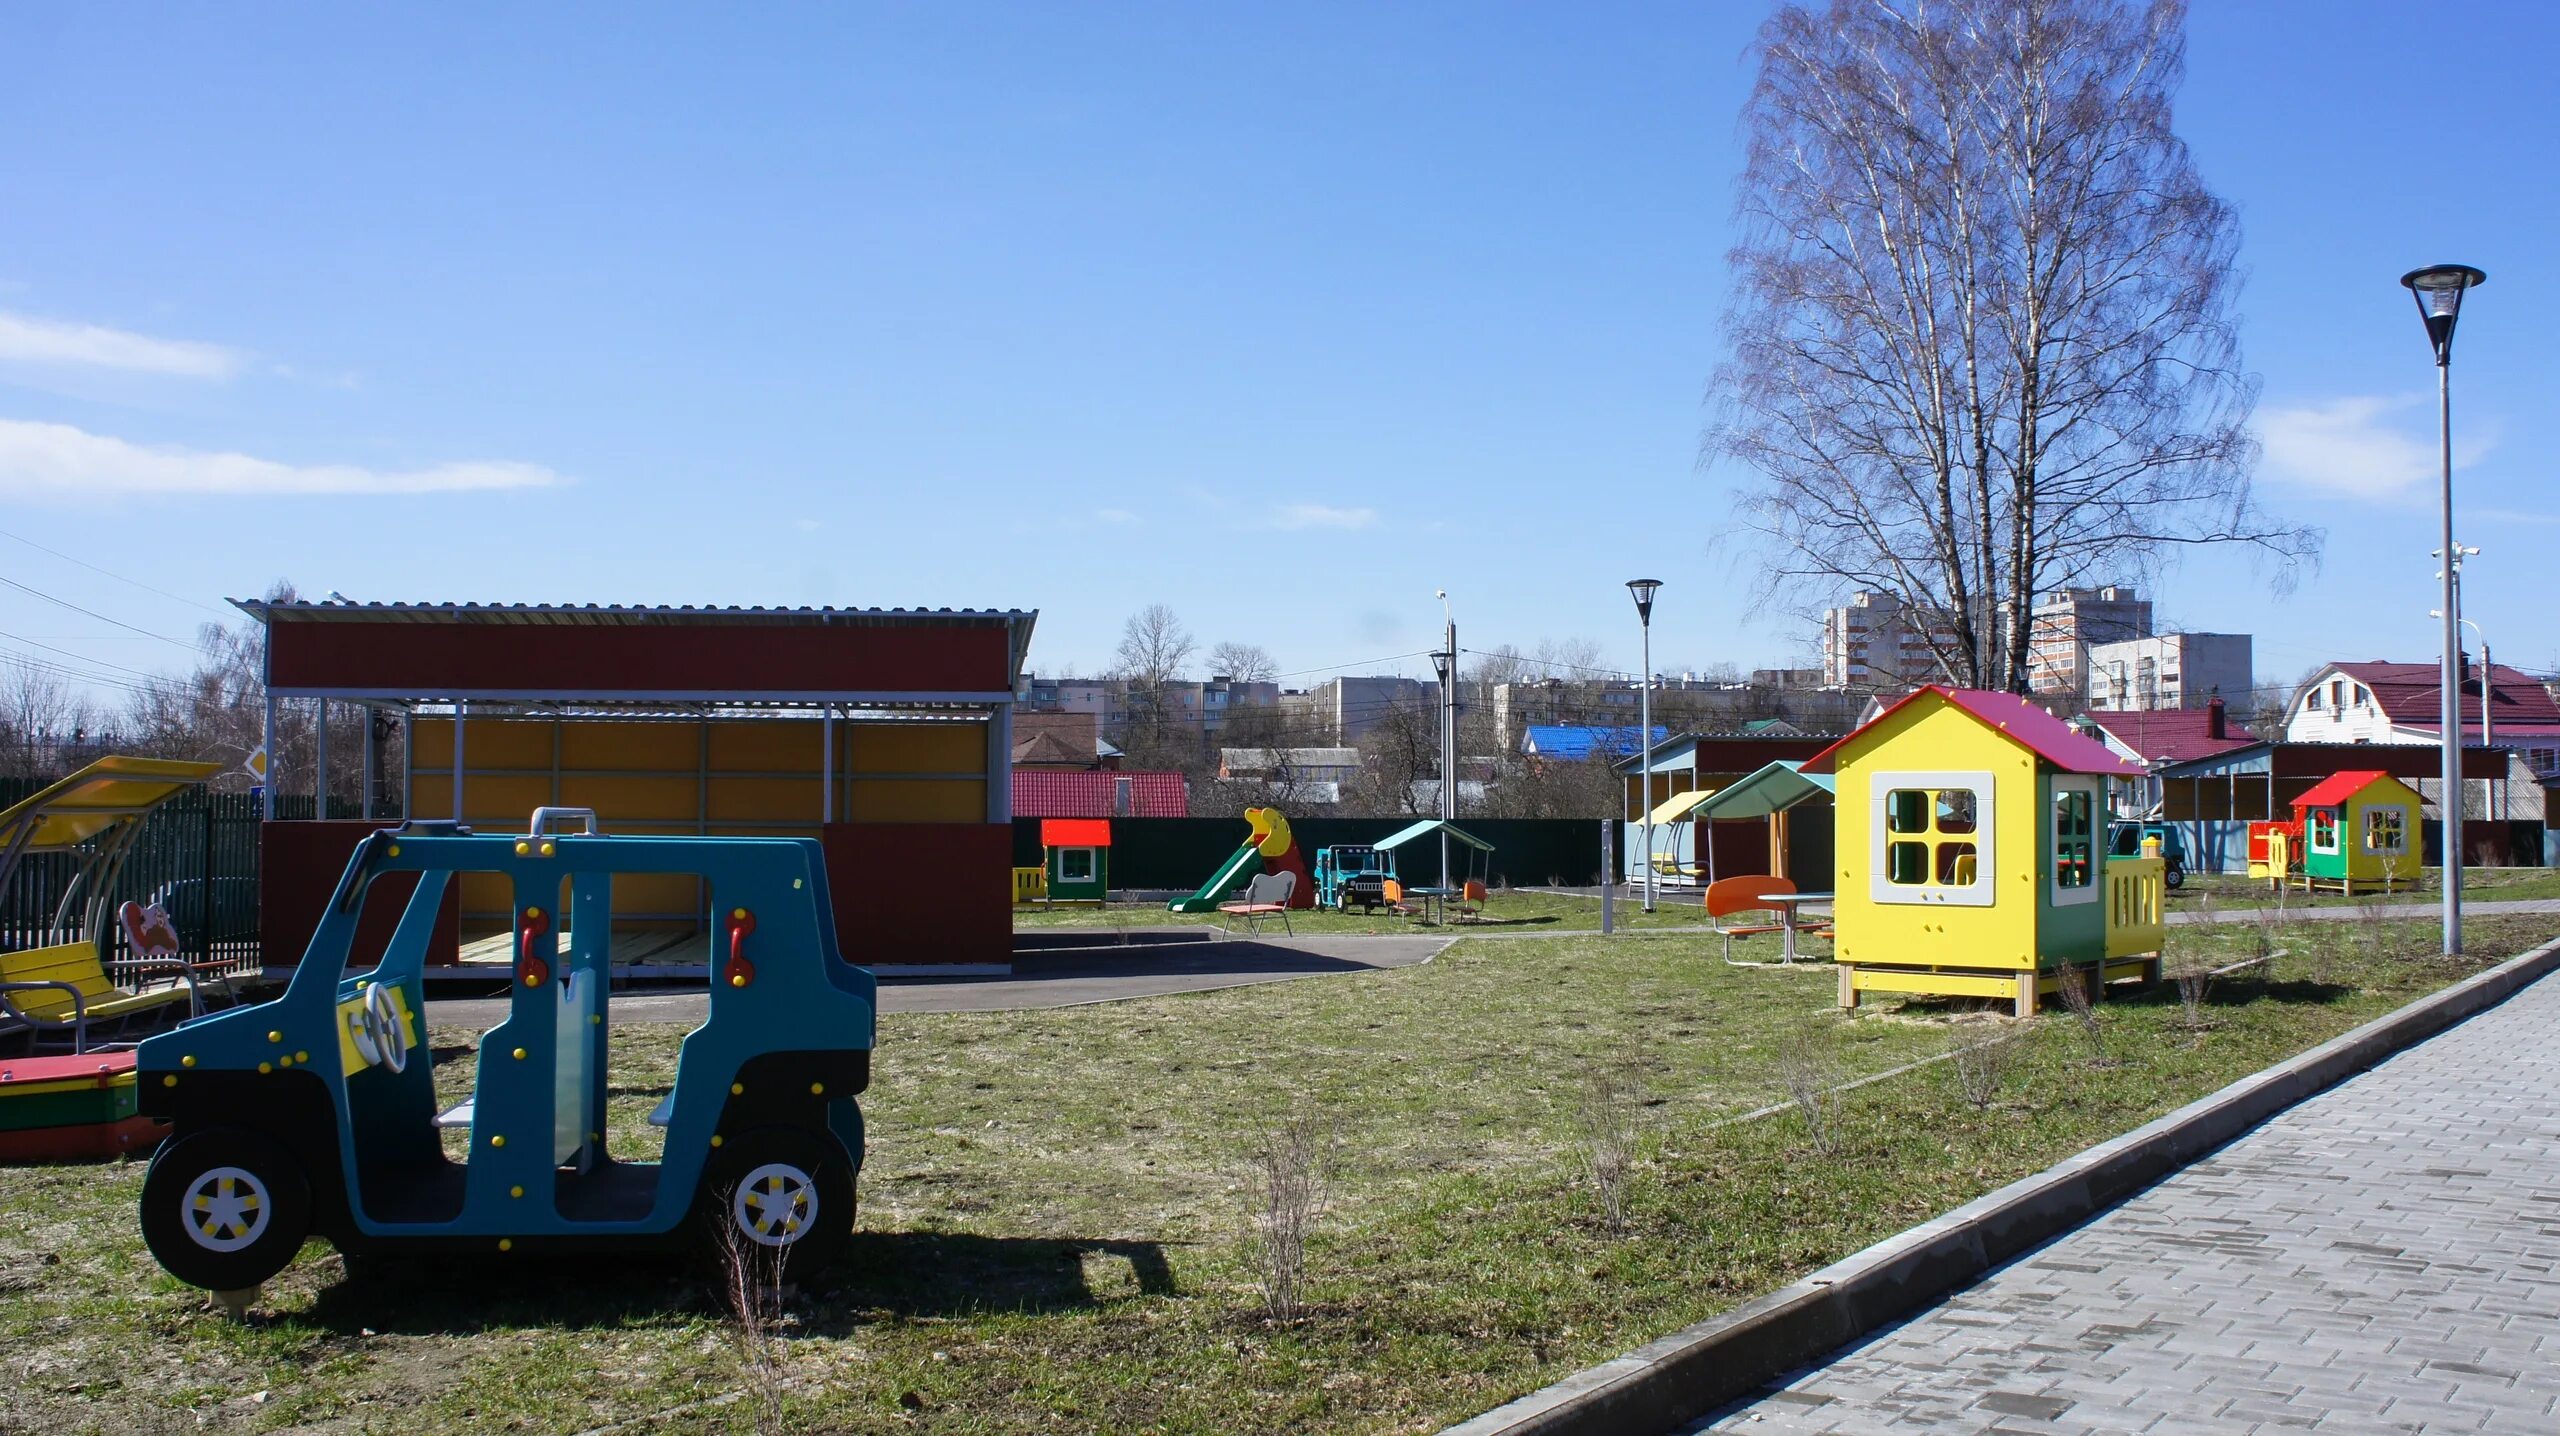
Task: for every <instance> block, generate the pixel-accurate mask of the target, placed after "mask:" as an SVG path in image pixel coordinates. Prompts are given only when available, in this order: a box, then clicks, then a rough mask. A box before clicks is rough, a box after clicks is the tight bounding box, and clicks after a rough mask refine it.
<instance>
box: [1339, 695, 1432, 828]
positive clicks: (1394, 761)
mask: <svg viewBox="0 0 2560 1436" xmlns="http://www.w3.org/2000/svg"><path fill="white" fill-rule="evenodd" d="M1439 776H1440V719H1439V715H1438V714H1437V713H1435V712H1434V711H1433V710H1432V707H1431V705H1429V704H1417V703H1398V704H1395V705H1394V706H1392V707H1390V708H1388V709H1387V710H1386V711H1385V712H1384V713H1381V714H1379V715H1378V718H1377V721H1376V722H1375V723H1373V724H1371V725H1370V728H1369V731H1368V732H1366V733H1364V734H1362V735H1361V737H1360V776H1359V777H1357V778H1355V779H1353V780H1352V783H1351V790H1350V791H1349V792H1346V793H1344V794H1343V795H1342V796H1343V806H1344V808H1345V809H1346V810H1348V811H1349V812H1351V813H1354V814H1357V815H1359V816H1362V817H1422V816H1425V813H1424V810H1425V808H1429V809H1431V810H1432V811H1433V812H1436V811H1438V805H1437V804H1436V803H1428V802H1426V801H1425V800H1424V798H1423V797H1422V795H1421V793H1420V792H1419V791H1418V790H1417V789H1416V787H1415V784H1417V783H1425V782H1429V781H1431V780H1432V779H1435V778H1437V777H1439Z"/></svg>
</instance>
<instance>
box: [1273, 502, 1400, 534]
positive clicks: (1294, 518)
mask: <svg viewBox="0 0 2560 1436" xmlns="http://www.w3.org/2000/svg"><path fill="white" fill-rule="evenodd" d="M1377 521H1378V511H1377V510H1376V509H1338V508H1334V507H1332V506H1331V505H1328V504H1291V505H1289V506H1288V507H1287V508H1285V509H1282V510H1281V511H1280V518H1279V526H1280V527H1282V528H1284V529H1365V528H1367V527H1368V526H1369V525H1371V524H1373V523H1376V522H1377Z"/></svg>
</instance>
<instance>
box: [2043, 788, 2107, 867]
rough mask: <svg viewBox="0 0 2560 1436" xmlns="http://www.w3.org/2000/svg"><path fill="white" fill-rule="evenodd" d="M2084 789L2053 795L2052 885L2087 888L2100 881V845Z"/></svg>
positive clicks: (2068, 790) (2072, 789)
mask: <svg viewBox="0 0 2560 1436" xmlns="http://www.w3.org/2000/svg"><path fill="white" fill-rule="evenodd" d="M2090 806H2091V804H2090V795H2089V792H2088V790H2087V789H2085V788H2065V789H2062V790H2060V791H2058V792H2056V793H2055V794H2054V795H2053V885H2054V886H2055V887H2057V888H2085V887H2087V886H2089V885H2090V884H2091V883H2093V882H2095V881H2097V876H2098V874H2097V844H2096V839H2095V836H2094V831H2093V828H2092V823H2091V817H2090Z"/></svg>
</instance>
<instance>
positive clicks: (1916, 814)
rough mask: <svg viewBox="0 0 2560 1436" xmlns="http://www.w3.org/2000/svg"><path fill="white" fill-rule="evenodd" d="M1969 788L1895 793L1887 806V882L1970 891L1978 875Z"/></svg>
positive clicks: (1897, 790) (1887, 796) (1888, 796)
mask: <svg viewBox="0 0 2560 1436" xmlns="http://www.w3.org/2000/svg"><path fill="white" fill-rule="evenodd" d="M1975 812H1976V798H1975V796H1974V792H1973V790H1972V789H1970V788H1894V789H1891V790H1889V791H1887V792H1886V794H1885V800H1884V815H1885V831H1886V832H1887V833H1890V834H1892V835H1893V836H1892V837H1891V838H1890V839H1889V840H1888V841H1887V842H1886V844H1885V878H1886V880H1887V881H1888V882H1892V883H1895V884H1898V885H1901V886H1904V887H1971V886H1972V885H1973V883H1974V881H1975V878H1976V875H1977V873H1978V871H1979V869H1978V868H1977V866H1976V855H1975V851H1974V845H1973V844H1972V843H1970V842H1966V841H1963V836H1964V835H1969V834H1971V833H1972V832H1973V831H1974V828H1975Z"/></svg>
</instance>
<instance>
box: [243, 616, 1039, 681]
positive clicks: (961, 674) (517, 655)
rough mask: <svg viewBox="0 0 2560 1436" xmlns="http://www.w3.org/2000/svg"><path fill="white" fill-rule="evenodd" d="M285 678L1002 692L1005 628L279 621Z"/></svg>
mask: <svg viewBox="0 0 2560 1436" xmlns="http://www.w3.org/2000/svg"><path fill="white" fill-rule="evenodd" d="M268 644H269V649H270V653H269V664H270V671H271V672H272V674H273V677H274V682H275V685H276V686H277V687H279V688H341V689H363V690H367V691H372V692H389V693H400V694H413V695H418V696H428V697H432V696H434V695H437V694H444V693H458V692H519V693H532V694H537V695H546V696H547V695H552V694H561V693H616V694H633V693H686V694H703V695H710V696H729V695H738V694H747V693H811V692H836V693H849V692H865V693H869V692H880V693H1001V692H1004V691H1006V690H1007V689H1009V688H1010V687H1011V686H1012V673H1011V657H1012V655H1011V649H1010V647H1009V646H1008V639H1007V637H1006V634H1005V630H1004V629H1002V628H784V627H777V626H773V625H769V624H763V625H748V624H741V625H739V626H737V627H717V626H713V627H697V626H684V627H675V626H667V627H656V626H649V627H629V628H622V627H616V628H583V627H575V626H568V625H526V626H520V627H519V626H505V625H485V624H473V625H468V626H465V625H459V624H457V625H452V626H447V625H442V624H429V623H360V622H345V623H341V622H330V623H291V622H287V623H278V624H275V625H273V626H271V627H270V628H269V629H268Z"/></svg>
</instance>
